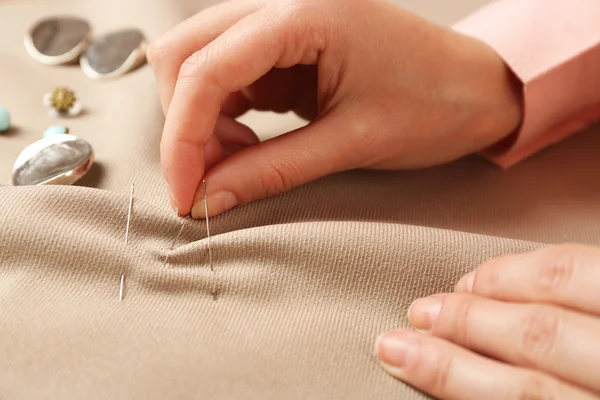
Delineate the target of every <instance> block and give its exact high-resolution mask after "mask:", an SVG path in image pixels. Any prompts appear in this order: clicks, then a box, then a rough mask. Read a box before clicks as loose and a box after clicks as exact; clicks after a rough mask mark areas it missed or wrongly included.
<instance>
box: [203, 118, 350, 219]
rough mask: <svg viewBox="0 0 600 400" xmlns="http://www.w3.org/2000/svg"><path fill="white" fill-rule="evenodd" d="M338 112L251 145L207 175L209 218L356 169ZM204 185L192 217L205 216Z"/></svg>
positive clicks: (215, 167)
mask: <svg viewBox="0 0 600 400" xmlns="http://www.w3.org/2000/svg"><path fill="white" fill-rule="evenodd" d="M342 126H343V125H342V120H341V118H339V116H338V115H336V114H335V113H330V114H327V115H326V116H323V117H322V118H321V119H318V120H315V121H314V122H312V123H310V124H309V125H307V126H305V127H303V128H300V129H297V130H295V131H292V132H289V133H287V134H285V135H282V136H279V137H276V138H274V139H271V140H268V141H265V142H262V143H260V144H258V145H256V146H252V147H248V148H246V149H244V150H242V151H240V152H238V153H236V154H234V155H233V156H231V157H229V158H227V159H225V160H223V161H222V162H220V163H219V164H217V165H216V166H214V167H213V169H211V170H210V171H209V172H208V174H206V176H205V178H204V179H205V180H206V187H207V203H208V214H209V216H214V215H217V214H221V213H223V212H225V211H227V210H229V209H230V208H232V207H235V206H238V205H242V204H245V203H248V202H251V201H254V200H258V199H261V198H264V197H269V196H274V195H277V194H280V193H283V192H285V191H287V190H290V189H292V188H294V187H296V186H299V185H302V184H304V183H307V182H310V181H312V180H314V179H317V178H320V177H322V176H325V175H328V174H332V173H335V172H340V171H343V170H346V169H349V168H351V166H350V164H351V163H350V162H349V161H350V157H348V154H352V153H351V152H349V151H348V150H349V148H348V144H344V145H340V143H338V142H337V141H336V140H335V138H336V137H338V135H337V132H336V131H339V130H340V129H341V127H342ZM204 217H205V207H204V191H203V186H202V184H200V186H199V188H198V190H197V192H196V196H195V199H194V206H193V208H192V218H204Z"/></svg>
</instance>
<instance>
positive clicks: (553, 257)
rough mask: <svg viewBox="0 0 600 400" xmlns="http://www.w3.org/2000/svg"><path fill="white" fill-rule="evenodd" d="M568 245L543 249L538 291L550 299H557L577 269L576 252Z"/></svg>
mask: <svg viewBox="0 0 600 400" xmlns="http://www.w3.org/2000/svg"><path fill="white" fill-rule="evenodd" d="M573 250H574V249H573V247H572V246H569V245H562V246H553V247H550V248H547V249H545V250H544V251H543V252H542V253H541V254H542V261H541V264H540V270H539V279H537V280H536V281H537V284H538V286H539V289H540V290H541V291H542V292H543V293H545V294H546V295H549V296H551V297H557V296H558V295H560V294H561V293H563V292H564V290H565V289H566V288H567V287H568V285H569V283H570V282H571V279H572V277H573V275H574V274H575V272H576V271H575V270H576V268H577V264H578V260H577V252H576V251H573Z"/></svg>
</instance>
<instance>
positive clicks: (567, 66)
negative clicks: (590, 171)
mask: <svg viewBox="0 0 600 400" xmlns="http://www.w3.org/2000/svg"><path fill="white" fill-rule="evenodd" d="M454 28H455V29H456V30H457V31H459V32H462V33H465V34H468V35H471V36H474V37H476V38H478V39H480V40H482V41H484V42H485V43H487V44H488V45H490V46H491V47H492V48H494V49H495V50H496V51H497V52H498V54H500V56H501V57H503V59H504V60H505V61H506V63H507V64H508V66H509V67H510V68H511V69H512V70H513V71H514V73H515V75H516V76H517V77H518V78H519V79H520V80H521V81H522V83H523V99H524V104H523V107H524V110H523V111H524V114H523V121H522V125H521V127H520V128H519V131H518V132H517V133H516V134H515V136H514V138H513V139H512V140H511V141H510V143H508V144H506V145H504V146H502V148H495V149H490V150H488V151H486V152H485V154H484V155H485V156H486V157H488V158H489V159H491V160H492V161H494V162H495V163H497V164H499V165H500V166H502V167H504V168H508V167H510V166H511V165H513V164H516V163H517V162H519V161H521V160H522V159H524V158H526V157H528V156H530V155H532V154H533V153H535V152H537V151H539V150H540V149H542V148H544V147H546V146H549V145H551V144H553V143H556V142H558V141H560V140H562V139H564V138H566V137H567V136H569V135H571V134H573V133H575V132H577V131H580V130H582V129H583V128H585V127H586V126H588V125H590V124H591V123H592V122H594V121H596V120H598V119H600V0H500V1H496V2H494V3H492V4H490V5H488V6H486V7H484V8H482V9H481V10H479V11H478V12H476V13H475V14H473V15H471V16H469V17H468V18H466V19H465V20H463V21H461V22H459V23H458V24H457V25H456V26H455V27H454Z"/></svg>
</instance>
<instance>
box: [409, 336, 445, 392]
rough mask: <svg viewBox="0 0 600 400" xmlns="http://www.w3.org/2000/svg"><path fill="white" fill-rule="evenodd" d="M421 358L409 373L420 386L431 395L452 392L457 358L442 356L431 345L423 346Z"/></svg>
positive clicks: (420, 353) (416, 360) (415, 361)
mask: <svg viewBox="0 0 600 400" xmlns="http://www.w3.org/2000/svg"><path fill="white" fill-rule="evenodd" d="M420 347H421V348H420V351H419V356H418V357H416V359H415V360H414V362H413V363H412V365H410V367H409V369H408V370H407V373H408V374H409V375H411V376H412V377H413V378H414V379H413V380H414V381H418V382H419V386H421V387H426V388H427V390H428V392H429V393H436V394H445V393H448V392H450V386H451V385H452V377H453V375H454V369H455V368H456V367H455V365H456V362H455V356H453V355H450V354H442V353H441V352H440V351H439V349H437V348H435V347H434V346H431V345H421V346H420Z"/></svg>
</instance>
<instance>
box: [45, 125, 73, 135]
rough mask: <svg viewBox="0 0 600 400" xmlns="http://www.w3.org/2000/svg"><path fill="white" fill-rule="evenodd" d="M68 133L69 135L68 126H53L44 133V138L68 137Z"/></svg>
mask: <svg viewBox="0 0 600 400" xmlns="http://www.w3.org/2000/svg"><path fill="white" fill-rule="evenodd" d="M67 133H69V128H67V127H66V126H62V125H52V126H51V127H49V128H48V129H46V130H45V131H44V135H43V137H44V138H47V137H50V136H54V135H66V134H67Z"/></svg>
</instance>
